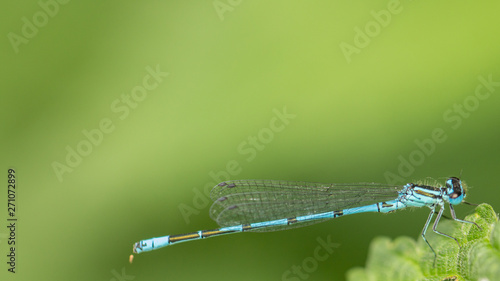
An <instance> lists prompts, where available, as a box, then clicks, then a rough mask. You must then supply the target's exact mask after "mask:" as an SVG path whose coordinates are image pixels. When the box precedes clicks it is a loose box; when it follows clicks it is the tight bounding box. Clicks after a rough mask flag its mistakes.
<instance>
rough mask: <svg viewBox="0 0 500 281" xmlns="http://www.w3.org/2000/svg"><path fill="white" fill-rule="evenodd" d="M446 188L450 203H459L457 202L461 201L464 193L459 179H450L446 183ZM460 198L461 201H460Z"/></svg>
mask: <svg viewBox="0 0 500 281" xmlns="http://www.w3.org/2000/svg"><path fill="white" fill-rule="evenodd" d="M446 188H447V192H448V196H449V197H450V202H451V203H452V204H453V203H455V202H456V203H459V201H462V199H463V198H462V197H463V196H462V195H463V193H464V189H463V187H462V182H461V181H460V179H459V178H456V177H451V178H449V179H448V180H447V181H446ZM460 198H462V199H460ZM454 199H456V200H454Z"/></svg>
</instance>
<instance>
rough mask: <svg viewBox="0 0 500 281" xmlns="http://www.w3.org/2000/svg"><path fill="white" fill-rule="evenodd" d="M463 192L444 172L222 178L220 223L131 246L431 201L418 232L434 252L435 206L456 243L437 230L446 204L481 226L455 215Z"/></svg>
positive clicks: (215, 214) (140, 248) (216, 197)
mask: <svg viewBox="0 0 500 281" xmlns="http://www.w3.org/2000/svg"><path fill="white" fill-rule="evenodd" d="M465 195H466V186H465V183H462V181H461V180H460V179H459V178H456V177H450V178H448V179H447V180H446V182H445V185H444V186H441V185H438V183H437V182H435V183H434V184H432V185H431V184H429V183H416V184H415V183H408V184H405V185H402V186H401V185H400V186H398V185H387V184H378V183H352V184H331V183H310V182H290V181H278V180H232V181H225V182H221V183H219V184H218V185H216V186H215V187H214V188H213V189H212V192H211V194H210V196H211V198H212V200H213V201H214V203H213V205H212V207H211V208H210V216H211V218H212V219H213V220H215V221H216V222H217V223H218V224H219V225H220V226H221V227H220V228H217V229H213V230H200V231H196V232H192V233H187V234H180V235H168V236H163V237H157V238H151V239H146V240H142V241H139V242H137V243H135V244H134V247H133V252H134V253H142V252H147V251H152V250H155V249H159V248H163V247H166V246H169V245H172V244H176V243H180V242H185V241H191V240H198V239H202V238H209V237H214V236H219V235H224V234H230V233H237V232H246V231H254V232H265V231H276V230H285V229H290V228H294V227H302V226H305V225H310V224H313V223H318V222H323V221H326V220H329V219H333V218H338V217H342V216H346V215H352V214H358V213H365V212H379V213H389V212H393V211H396V210H401V209H404V208H407V207H429V208H430V209H431V212H430V214H429V217H428V218H427V221H426V223H425V225H424V228H423V230H422V233H421V235H422V238H423V240H424V241H425V242H426V243H427V245H428V246H429V247H430V248H431V250H432V252H433V253H434V257H436V252H435V251H434V249H433V248H432V246H431V245H430V244H429V242H428V241H427V239H426V237H425V233H426V232H427V228H428V227H429V225H430V223H431V220H432V218H433V216H434V214H435V213H436V208H437V207H439V211H438V212H437V217H436V220H435V221H434V224H433V226H432V230H433V231H434V232H435V233H437V234H439V235H443V236H446V237H448V238H451V239H454V240H455V241H456V242H457V244H458V245H459V246H460V244H459V243H458V240H457V239H456V238H455V237H452V236H450V235H448V234H445V233H442V232H439V231H438V230H437V226H438V223H439V220H440V219H441V217H442V215H443V211H444V209H445V204H448V205H449V207H450V212H451V216H452V218H453V219H454V220H455V221H458V222H462V223H471V224H474V225H476V226H477V227H478V228H479V229H481V228H480V227H479V226H478V225H477V224H476V223H475V222H470V221H465V220H461V219H457V217H456V215H455V210H454V209H453V206H454V205H458V204H460V203H462V202H463V200H464V198H465Z"/></svg>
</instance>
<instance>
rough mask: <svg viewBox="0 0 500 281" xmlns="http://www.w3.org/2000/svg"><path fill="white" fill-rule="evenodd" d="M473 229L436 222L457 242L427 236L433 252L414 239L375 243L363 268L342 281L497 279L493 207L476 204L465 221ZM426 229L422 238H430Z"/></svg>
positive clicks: (499, 259)
mask: <svg viewBox="0 0 500 281" xmlns="http://www.w3.org/2000/svg"><path fill="white" fill-rule="evenodd" d="M465 220H467V221H472V222H475V223H477V224H478V225H479V226H480V227H481V228H482V229H479V228H478V227H477V226H475V225H474V224H470V223H460V222H455V221H452V220H449V221H442V222H441V223H440V224H439V230H440V231H442V232H444V233H447V234H450V235H451V236H453V237H455V238H457V239H458V242H459V243H460V247H459V246H458V245H457V243H456V242H455V241H454V240H453V239H450V238H447V237H442V236H441V235H427V240H429V243H431V245H432V246H433V248H434V249H435V251H436V253H437V260H436V264H435V265H434V254H433V253H432V251H431V250H430V248H429V247H428V246H427V244H426V243H425V242H424V241H423V240H422V238H419V240H418V241H415V240H414V239H412V238H409V237H398V238H396V239H394V241H391V239H389V238H387V237H377V238H375V239H374V240H373V241H372V243H371V245H370V251H369V254H368V260H367V263H366V267H365V268H353V269H351V270H349V271H348V272H347V280H349V281H363V280H367V281H368V280H370V281H372V280H386V281H392V280H405V281H409V280H422V281H423V280H426V281H427V280H429V281H430V280H436V281H438V280H439V281H441V280H449V281H452V280H498V278H499V277H498V276H500V226H499V225H500V222H498V216H497V214H496V213H495V211H494V210H493V208H492V207H491V206H490V205H488V204H481V205H479V206H478V207H477V208H476V209H475V212H474V213H473V214H471V215H469V216H467V217H466V218H465ZM431 232H432V230H429V231H428V233H431Z"/></svg>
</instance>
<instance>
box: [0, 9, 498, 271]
mask: <svg viewBox="0 0 500 281" xmlns="http://www.w3.org/2000/svg"><path fill="white" fill-rule="evenodd" d="M62 2H63V1H61V2H55V1H49V0H42V1H40V2H35V1H24V3H19V2H15V3H14V2H12V3H9V4H5V3H4V4H3V8H2V9H1V11H0V14H1V18H2V23H3V24H2V25H0V31H1V32H0V34H3V40H2V41H1V43H0V48H1V49H0V56H1V64H0V71H1V77H2V79H1V80H0V83H1V103H0V104H1V110H0V114H1V120H2V121H1V123H0V124H1V127H2V130H1V134H2V138H1V142H0V147H1V151H2V152H1V159H2V169H3V170H4V176H5V178H4V187H3V188H4V190H5V191H4V192H1V194H3V195H2V196H3V198H1V199H0V202H1V204H0V207H1V208H0V210H1V211H0V219H1V225H2V227H1V228H0V249H1V252H0V253H1V259H0V261H1V264H2V267H1V270H0V276H1V278H0V279H2V280H6V279H4V278H5V277H8V279H7V280H199V279H208V280H235V279H236V280H343V279H344V278H345V275H344V274H345V272H346V270H347V269H349V268H351V267H353V266H360V265H364V263H365V260H366V255H367V251H368V245H369V243H370V241H371V240H372V239H373V238H374V237H376V236H380V235H383V236H389V237H396V236H399V235H408V236H411V237H414V238H417V237H418V236H419V233H420V231H421V228H422V227H423V225H424V222H425V219H426V217H427V214H428V210H424V209H419V210H415V211H402V212H399V213H395V214H391V215H380V214H363V215H358V216H352V217H345V218H341V219H338V220H335V221H331V222H327V223H323V224H317V225H313V226H309V227H306V228H301V229H294V230H290V231H285V232H271V233H264V234H262V233H256V234H254V233H245V234H237V235H230V236H225V237H219V238H214V239H209V240H205V241H196V242H190V243H186V244H180V245H175V246H172V247H170V248H166V249H162V250H159V251H155V252H151V253H144V254H140V255H136V257H135V260H134V263H133V264H129V263H128V256H129V255H130V254H131V251H132V244H133V243H134V242H136V241H138V240H141V239H146V238H151V237H156V236H162V235H168V234H180V233H186V232H191V231H196V230H200V229H212V228H215V227H216V223H215V222H213V221H212V220H211V219H210V218H209V216H208V210H209V204H208V202H207V200H208V199H207V197H206V195H203V194H204V192H205V190H208V188H206V186H213V185H215V184H216V180H217V179H215V180H214V179H213V177H212V176H211V173H213V174H219V175H220V176H222V174H223V173H224V172H227V171H228V170H227V165H228V163H238V167H237V168H232V167H230V172H232V175H230V176H231V178H232V179H247V178H264V179H283V180H304V181H316V182H360V181H367V182H372V181H373V182H387V181H388V175H389V174H391V175H393V176H394V175H395V176H397V180H396V182H397V183H403V182H407V181H413V180H419V179H424V178H426V177H433V178H435V179H438V180H441V181H444V179H445V178H446V177H448V176H458V175H459V174H460V173H461V171H463V173H462V177H463V179H464V180H465V181H466V182H467V183H468V184H469V185H470V186H471V187H473V188H472V189H470V190H469V193H468V197H467V199H468V201H471V202H476V203H480V202H488V203H489V204H491V205H492V206H493V207H495V206H496V207H497V208H498V206H499V204H500V199H499V195H500V190H499V189H498V187H496V176H497V175H498V171H499V168H500V164H499V159H500V150H499V146H498V143H499V142H500V129H499V126H498V124H499V123H498V122H499V117H500V114H499V111H498V109H499V106H500V96H499V95H500V86H499V84H498V82H493V83H489V84H488V85H487V86H485V85H486V84H487V83H486V84H485V83H484V82H481V79H482V78H481V77H483V78H484V79H485V80H492V81H499V82H500V65H499V63H500V52H499V50H500V39H499V37H498V26H499V25H500V18H499V17H498V11H499V8H500V4H499V3H493V2H491V1H488V2H486V1H481V2H475V3H474V4H471V3H456V2H453V3H451V2H447V3H430V2H424V1H401V2H395V1H371V2H370V3H360V2H357V3H351V2H347V1H340V2H334V3H332V2H331V1H318V2H304V1H291V2H290V1H274V2H269V1H244V0H231V1H230V0H221V1H198V2H190V1H168V2H163V1H140V2H138V1H105V2H100V1H93V2H84V3H82V2H77V1H69V2H68V3H62ZM155 69H159V70H157V71H159V72H161V73H160V76H158V77H156V78H157V79H154V78H151V77H150V73H151V72H154V71H155ZM167 72H168V76H167V75H166V74H165V73H167ZM148 75H149V76H148ZM483 81H484V80H483ZM495 83H496V84H495ZM144 87H147V88H148V89H147V90H144V89H145V88H144ZM476 91H477V94H476ZM127 99H128V100H127ZM284 108H286V112H287V113H288V114H291V115H294V117H293V118H289V119H287V121H286V122H287V124H285V123H282V120H281V119H276V120H278V121H276V122H275V121H274V120H275V118H277V113H276V112H283V110H284ZM276 126H278V127H276ZM273 128H274V130H273ZM277 128H279V129H277ZM436 129H438V130H441V131H442V132H444V137H442V138H446V140H445V141H442V142H440V143H437V142H435V141H430V140H428V141H426V139H431V138H432V136H433V131H434V130H436ZM97 130H99V132H97ZM84 132H85V133H84ZM89 134H90V135H91V137H90V139H89V137H88V136H86V135H89ZM252 139H256V140H257V141H256V143H254V142H252ZM91 141H92V142H91ZM418 142H423V143H425V144H426V146H425V148H424V149H422V148H419V146H418V145H417V143H418ZM423 150H427V151H423ZM424 152H427V153H424ZM75 154H78V156H75ZM412 157H413V158H412ZM402 159H404V160H402ZM402 161H412V162H410V164H408V165H409V166H411V168H412V169H410V168H409V167H405V168H406V170H401V171H398V166H400V165H401V162H402ZM412 163H413V164H412ZM231 165H232V164H230V166H231ZM408 165H407V166H408ZM8 168H14V169H15V170H16V175H17V183H18V185H17V201H16V204H17V213H16V214H17V218H18V223H17V230H16V231H17V233H16V235H17V266H16V271H17V273H16V274H11V273H8V272H7V268H8V267H7V264H6V262H7V258H6V254H7V248H8V247H7V237H8V236H7V235H8V233H7V228H6V225H7V221H6V218H7V211H6V205H7V204H6V203H7V195H6V194H7V191H6V189H7V176H6V174H7V169H8ZM220 179H223V177H221V178H220ZM456 209H457V213H458V215H459V217H463V216H464V215H465V214H467V213H468V212H470V211H471V210H472V207H470V206H460V207H457V208H456ZM181 210H185V211H186V210H189V211H190V212H191V213H190V214H188V215H186V214H185V213H184V214H183V213H182V212H181ZM430 235H432V234H430ZM328 236H330V237H331V238H330V239H331V240H332V241H333V242H335V243H338V244H339V247H338V248H336V249H335V251H334V252H333V253H332V254H330V255H329V256H328V259H326V260H324V261H314V262H313V261H312V260H311V257H313V256H314V251H315V249H316V248H317V247H318V246H319V245H320V243H319V242H318V241H317V239H324V240H326V239H327V237H328ZM294 266H296V267H299V268H301V270H302V274H294V273H287V272H288V271H291V270H292V269H293V268H294ZM304 266H305V267H304Z"/></svg>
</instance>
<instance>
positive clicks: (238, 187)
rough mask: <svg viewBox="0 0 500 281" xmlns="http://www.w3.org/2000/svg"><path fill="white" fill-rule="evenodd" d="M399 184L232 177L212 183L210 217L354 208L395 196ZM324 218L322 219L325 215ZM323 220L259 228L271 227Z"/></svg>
mask: <svg viewBox="0 0 500 281" xmlns="http://www.w3.org/2000/svg"><path fill="white" fill-rule="evenodd" d="M402 188H403V187H402V186H396V185H386V184H378V183H350V184H332V183H311V182H292V181H279V180H234V181H226V182H223V183H220V184H218V185H217V186H215V187H214V188H213V189H212V191H211V193H210V197H211V198H212V200H213V201H214V203H213V205H212V207H211V208H210V217H211V218H212V219H213V220H215V221H216V222H217V223H218V224H219V225H220V226H222V227H224V226H232V225H239V224H249V223H256V222H264V221H270V220H277V219H284V218H293V217H297V216H305V215H313V214H320V213H325V212H329V211H338V210H342V209H346V208H354V207H359V206H364V205H369V204H373V203H377V202H383V201H388V200H393V199H396V198H397V197H398V192H399V191H400V190H401V189H402ZM325 220H326V219H325ZM321 221H324V220H314V221H307V222H301V223H294V224H291V225H285V226H276V227H268V228H259V229H255V230H254V231H275V230H282V229H289V228H293V227H301V226H305V225H309V224H313V223H318V222H321Z"/></svg>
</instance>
